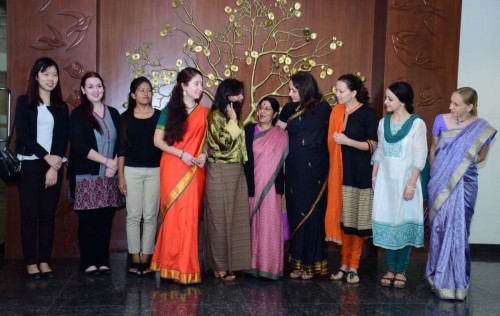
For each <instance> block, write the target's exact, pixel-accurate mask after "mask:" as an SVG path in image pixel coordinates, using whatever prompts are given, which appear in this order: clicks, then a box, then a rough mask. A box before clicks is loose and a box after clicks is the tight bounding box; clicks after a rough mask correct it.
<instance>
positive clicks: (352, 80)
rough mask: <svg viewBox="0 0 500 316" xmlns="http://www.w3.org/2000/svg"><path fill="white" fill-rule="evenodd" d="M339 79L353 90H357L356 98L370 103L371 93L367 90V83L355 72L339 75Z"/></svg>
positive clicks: (360, 101)
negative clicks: (354, 73)
mask: <svg viewBox="0 0 500 316" xmlns="http://www.w3.org/2000/svg"><path fill="white" fill-rule="evenodd" d="M337 81H342V82H344V83H345V84H346V85H347V88H348V89H349V90H351V91H356V100H357V101H358V102H359V103H362V104H366V105H368V104H369V103H370V95H369V94H368V90H366V87H365V85H364V84H363V81H361V79H360V78H359V77H358V76H356V75H353V74H345V75H342V76H340V77H339V79H337Z"/></svg>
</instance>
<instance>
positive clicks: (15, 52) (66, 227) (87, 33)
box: [5, 0, 97, 258]
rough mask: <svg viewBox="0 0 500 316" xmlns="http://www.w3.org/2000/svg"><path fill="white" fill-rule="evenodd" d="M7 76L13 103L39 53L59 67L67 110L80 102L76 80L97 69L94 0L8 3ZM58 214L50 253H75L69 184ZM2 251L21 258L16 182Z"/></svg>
mask: <svg viewBox="0 0 500 316" xmlns="http://www.w3.org/2000/svg"><path fill="white" fill-rule="evenodd" d="M7 7H8V9H7V41H8V45H7V49H8V51H7V80H8V87H9V89H10V90H11V91H12V102H13V107H15V102H16V100H17V97H18V96H19V95H21V94H24V93H26V89H27V80H28V77H29V72H30V70H31V67H32V66H33V63H34V61H35V60H36V59H37V58H39V57H42V56H47V57H51V58H53V59H54V60H55V61H56V62H57V63H58V65H59V68H60V69H59V70H60V74H61V76H60V81H61V86H62V88H63V96H64V98H65V99H66V101H67V102H68V105H69V106H70V110H71V108H72V107H73V106H75V105H76V104H77V103H78V101H77V100H76V97H77V92H78V91H79V85H80V78H81V75H82V74H83V72H85V71H86V70H91V69H95V67H96V43H97V42H96V40H97V27H96V21H97V2H96V0H86V1H71V0H44V1H27V0H24V1H20V0H16V1H14V0H11V1H7ZM63 187H64V189H63V192H62V194H61V198H60V204H59V207H58V210H57V215H56V226H55V230H56V235H55V238H54V250H53V255H54V256H55V257H74V256H77V255H78V243H77V242H78V239H77V235H76V233H77V231H76V228H77V218H76V215H75V214H74V213H73V212H72V210H71V207H69V205H68V203H67V190H66V188H67V185H63ZM6 221H7V223H6V244H5V255H6V257H8V258H18V257H22V249H21V238H20V219H19V201H18V196H17V186H13V185H9V186H8V189H7V214H6Z"/></svg>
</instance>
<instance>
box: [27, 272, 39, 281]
mask: <svg viewBox="0 0 500 316" xmlns="http://www.w3.org/2000/svg"><path fill="white" fill-rule="evenodd" d="M41 278H42V274H41V273H40V272H35V273H27V272H26V280H40V279H41Z"/></svg>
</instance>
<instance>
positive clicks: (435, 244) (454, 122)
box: [425, 87, 497, 300]
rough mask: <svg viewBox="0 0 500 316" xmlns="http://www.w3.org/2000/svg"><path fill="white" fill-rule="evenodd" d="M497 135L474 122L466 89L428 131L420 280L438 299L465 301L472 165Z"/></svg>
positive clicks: (474, 180)
mask: <svg viewBox="0 0 500 316" xmlns="http://www.w3.org/2000/svg"><path fill="white" fill-rule="evenodd" d="M496 132H497V131H496V130H495V129H494V128H492V127H491V126H490V125H489V124H488V122H486V121H485V120H484V119H481V118H478V117H477V93H476V91H475V90H474V89H472V88H469V87H465V88H460V89H458V90H457V91H455V92H454V93H453V94H452V96H451V103H450V113H447V114H440V115H438V116H437V117H436V119H435V121H434V127H433V129H432V134H433V142H432V146H431V149H430V153H429V156H430V163H431V173H430V175H431V179H430V181H429V184H428V186H427V190H428V192H429V200H428V202H429V209H430V225H431V239H430V247H429V257H428V260H427V268H426V272H425V276H426V278H427V280H428V282H429V284H430V286H431V289H432V290H433V291H434V292H435V293H436V295H437V297H439V298H441V299H450V300H464V299H465V297H466V295H467V290H468V288H469V281H470V271H471V261H470V249H469V242H468V238H469V229H470V223H471V219H472V215H473V214H474V205H475V203H476V197H477V189H478V177H477V175H478V174H477V166H476V164H477V163H479V162H481V161H483V160H484V159H485V158H486V154H487V153H488V146H489V144H490V143H491V141H492V139H493V138H494V137H495V134H496Z"/></svg>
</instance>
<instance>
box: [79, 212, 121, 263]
mask: <svg viewBox="0 0 500 316" xmlns="http://www.w3.org/2000/svg"><path fill="white" fill-rule="evenodd" d="M115 209H116V208H114V207H104V208H99V209H93V210H80V211H77V213H78V218H79V221H78V244H79V246H80V269H81V270H82V271H84V270H85V269H87V268H88V267H90V266H93V265H94V266H96V267H98V268H99V267H100V266H109V241H110V239H111V227H112V224H113V217H114V216H115Z"/></svg>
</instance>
